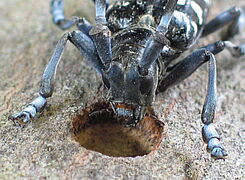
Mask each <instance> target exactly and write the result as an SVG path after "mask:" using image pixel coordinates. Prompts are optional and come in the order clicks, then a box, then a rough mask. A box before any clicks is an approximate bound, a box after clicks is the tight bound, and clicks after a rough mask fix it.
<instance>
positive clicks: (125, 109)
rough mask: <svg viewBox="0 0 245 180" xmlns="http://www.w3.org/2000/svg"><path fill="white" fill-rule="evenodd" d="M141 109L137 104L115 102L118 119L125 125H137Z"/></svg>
mask: <svg viewBox="0 0 245 180" xmlns="http://www.w3.org/2000/svg"><path fill="white" fill-rule="evenodd" d="M140 109H141V108H139V107H138V106H137V105H132V104H124V103H115V104H114V110H115V113H116V116H117V119H118V121H120V122H121V123H123V124H124V125H125V126H135V125H136V124H137V123H138V121H139V120H140V116H139V114H140Z"/></svg>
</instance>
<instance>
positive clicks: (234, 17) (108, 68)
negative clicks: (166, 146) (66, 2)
mask: <svg viewBox="0 0 245 180" xmlns="http://www.w3.org/2000/svg"><path fill="white" fill-rule="evenodd" d="M95 7H96V25H95V26H92V25H91V24H90V23H89V22H88V21H86V20H85V19H79V18H73V19H71V20H69V19H67V18H65V16H64V10H63V1H62V0H52V1H51V14H52V16H53V21H54V23H55V24H57V25H58V26H59V27H60V28H61V29H67V28H69V27H71V26H72V25H74V24H76V25H77V27H78V30H77V31H72V32H69V33H66V34H65V35H64V36H63V37H62V38H61V39H60V41H59V42H58V44H57V46H56V48H55V51H54V53H53V56H52V57H51V60H50V62H49V64H48V65H47V67H46V69H45V71H44V74H43V78H42V81H41V88H40V91H39V94H40V96H39V97H38V98H36V99H35V100H34V101H32V102H31V103H30V104H29V105H28V106H27V107H26V108H25V109H24V110H23V111H21V112H20V113H19V114H17V115H14V116H12V119H14V120H21V121H22V122H28V121H29V120H30V118H31V117H34V116H35V115H36V114H37V112H40V111H41V110H42V109H43V108H44V107H45V105H46V98H49V97H51V96H52V93H53V88H54V75H55V72H56V68H57V66H58V64H59V60H60V58H61V55H62V53H63V50H64V47H65V45H66V43H67V41H68V40H69V41H70V42H71V43H73V44H74V45H75V46H76V47H77V48H78V50H79V51H80V52H81V53H82V54H83V55H84V56H86V58H87V60H88V61H89V62H90V64H91V65H92V67H93V68H94V69H95V70H96V71H97V72H98V73H100V74H101V76H102V79H103V82H104V84H105V86H106V87H107V88H108V91H109V94H110V96H109V99H108V100H109V101H110V103H111V105H112V108H113V109H114V111H115V114H116V115H117V117H118V118H123V119H125V124H126V125H127V126H132V125H135V124H136V123H137V122H138V121H139V120H141V119H142V117H143V116H144V115H145V109H146V107H148V106H151V105H152V103H153V102H154V100H155V94H156V92H163V91H165V90H166V89H167V88H169V87H170V86H173V85H175V84H177V83H179V82H180V81H182V80H184V79H185V78H187V77H188V76H189V75H191V74H192V73H193V72H194V71H195V70H196V69H197V68H198V67H200V66H201V65H202V64H203V63H205V62H209V81H208V90H207V95H206V100H205V103H204V106H203V111H202V116H201V118H202V122H203V123H204V127H203V130H202V135H203V139H204V141H205V142H206V143H207V144H208V145H207V149H208V151H210V152H211V155H212V157H214V158H215V159H223V158H225V156H227V153H226V152H225V150H224V149H223V147H222V146H221V144H220V141H219V140H220V137H219V135H218V133H217V131H216V129H215V128H214V126H213V118H214V114H215V108H216V60H215V56H214V55H215V54H217V53H219V52H221V51H222V50H223V49H225V48H227V49H228V50H229V51H230V52H231V54H232V55H233V56H242V55H244V54H245V44H243V45H240V46H235V45H233V44H232V43H231V42H230V41H219V42H215V43H213V44H210V45H207V46H205V47H203V48H200V49H198V50H196V51H194V52H192V53H191V54H190V55H189V56H187V57H186V58H184V59H183V60H180V61H179V62H178V63H176V64H174V63H175V61H174V60H176V58H177V57H179V56H180V55H181V54H182V53H183V52H184V51H186V50H188V49H189V48H190V47H191V46H192V45H194V44H195V42H196V41H197V40H198V39H199V38H200V37H204V36H207V35H208V34H210V33H212V32H214V31H216V30H217V29H219V28H221V27H223V26H225V25H226V24H230V28H229V29H228V31H227V34H226V36H224V38H225V39H226V40H227V39H228V38H231V37H232V36H233V35H235V34H237V33H238V32H240V31H241V29H242V27H243V25H244V22H245V15H244V12H243V10H242V9H239V8H236V7H234V8H231V9H229V10H227V11H225V12H223V13H221V14H220V15H218V16H217V17H216V18H214V19H213V20H211V21H210V22H209V23H207V22H206V21H207V15H208V11H209V8H210V2H209V0H121V1H116V2H114V3H113V4H112V5H110V6H109V7H108V4H106V0H96V1H95ZM107 7H108V9H106V8H107Z"/></svg>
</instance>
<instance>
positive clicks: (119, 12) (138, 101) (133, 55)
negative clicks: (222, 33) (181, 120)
mask: <svg viewBox="0 0 245 180" xmlns="http://www.w3.org/2000/svg"><path fill="white" fill-rule="evenodd" d="M159 3H161V7H162V8H160V9H159V8H158V7H159ZM166 3H167V1H162V2H155V3H153V2H152V1H136V0H124V1H118V2H116V3H115V4H114V5H112V6H111V7H109V9H108V10H107V13H106V17H107V22H108V27H109V29H110V31H111V33H112V62H111V66H110V68H109V69H107V70H106V71H104V74H103V80H104V83H105V85H106V86H107V87H108V89H109V91H110V94H111V97H110V101H111V102H112V104H113V106H114V109H115V111H116V113H117V115H118V116H123V117H124V118H125V117H131V120H129V122H128V123H127V124H129V123H132V124H135V123H136V122H137V121H138V120H139V119H141V118H142V116H143V115H144V109H145V107H147V106H150V105H152V103H153V102H154V99H155V92H156V89H157V85H158V84H159V81H161V80H162V79H163V78H164V76H165V75H166V70H167V68H168V65H169V64H170V62H171V61H172V60H173V59H175V58H176V57H178V56H179V55H180V54H181V53H182V52H183V51H185V50H186V49H188V48H189V47H190V46H191V45H192V44H194V42H195V41H196V40H197V39H198V37H199V36H200V34H201V31H202V29H203V26H204V23H205V21H206V17H207V14H208V8H209V3H208V2H207V1H204V0H191V1H187V0H184V1H182V0H179V1H178V4H177V7H176V10H175V11H174V13H173V17H172V20H171V22H170V25H169V28H168V32H167V34H166V37H167V38H168V40H169V41H170V44H169V45H166V46H165V47H164V48H163V50H162V53H161V55H160V56H159V57H158V59H157V63H155V64H153V65H152V66H151V67H150V69H149V71H148V72H149V73H148V74H147V75H146V76H144V75H141V73H140V72H139V69H138V66H139V63H140V61H141V59H142V55H143V52H144V49H145V48H146V44H147V41H148V40H149V39H150V37H151V36H152V35H153V34H154V33H155V31H156V26H157V25H158V24H159V22H160V19H161V16H162V15H163V13H164V8H165V7H166V6H165V5H166ZM123 105H124V106H123ZM128 106H129V107H130V108H127V107H128ZM133 119H134V120H133Z"/></svg>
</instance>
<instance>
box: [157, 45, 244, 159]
mask: <svg viewBox="0 0 245 180" xmlns="http://www.w3.org/2000/svg"><path fill="white" fill-rule="evenodd" d="M225 48H227V49H228V50H229V51H230V52H231V53H232V55H233V56H242V55H245V44H243V45H241V46H235V45H233V44H232V43H231V42H229V41H225V42H223V41H219V42H216V43H213V44H210V45H207V46H205V47H203V48H201V49H199V50H197V51H195V52H193V53H192V54H190V55H189V56H187V57H186V58H185V59H184V60H182V61H180V62H179V63H178V64H176V65H175V66H173V67H172V68H171V69H170V70H169V74H168V75H167V76H166V77H164V78H163V80H162V81H161V82H160V83H159V86H158V91H159V92H163V91H165V90H166V89H167V88H169V87H171V86H173V85H175V84H177V83H179V82H181V81H183V80H184V79H186V78H187V77H188V76H190V75H191V74H192V73H193V72H194V71H195V70H196V69H197V68H199V67H200V66H201V65H202V64H203V63H205V62H209V81H208V90H207V95H206V99H205V102H204V106H203V110H202V115H201V119H202V122H203V123H204V124H205V125H204V127H203V130H202V135H203V139H204V142H206V143H207V144H208V146H207V149H208V151H210V152H211V155H212V157H213V158H215V159H224V158H225V156H227V153H226V152H225V150H224V148H223V147H222V146H221V144H220V137H219V135H218V133H217V131H216V130H215V128H214V125H213V119H214V115H215V108H216V99H217V95H216V60H215V57H214V54H217V53H219V52H221V51H223V50H224V49H225Z"/></svg>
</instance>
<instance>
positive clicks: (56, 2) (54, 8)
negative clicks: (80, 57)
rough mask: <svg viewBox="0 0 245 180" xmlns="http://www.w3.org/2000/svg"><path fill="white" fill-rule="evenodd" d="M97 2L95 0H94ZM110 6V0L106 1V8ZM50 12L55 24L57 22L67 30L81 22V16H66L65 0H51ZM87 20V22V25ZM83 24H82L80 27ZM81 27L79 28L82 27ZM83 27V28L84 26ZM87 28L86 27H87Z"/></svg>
mask: <svg viewBox="0 0 245 180" xmlns="http://www.w3.org/2000/svg"><path fill="white" fill-rule="evenodd" d="M92 1H93V2H95V0H92ZM108 6H109V1H108V0H107V2H106V8H107V7H108ZM50 13H51V15H52V19H53V22H54V24H56V25H57V26H58V27H59V28H60V29H62V30H66V29H69V28H70V27H72V26H73V25H75V24H77V23H79V21H80V19H79V18H70V19H68V18H66V16H65V13H64V1H63V0H51V2H50ZM86 23H87V22H85V25H86ZM80 25H81V24H80ZM81 27H83V26H80V28H81ZM80 28H79V29H80ZM82 29H83V28H82ZM85 30H86V28H85Z"/></svg>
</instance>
